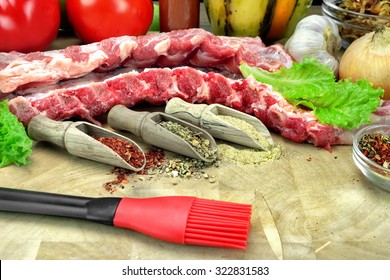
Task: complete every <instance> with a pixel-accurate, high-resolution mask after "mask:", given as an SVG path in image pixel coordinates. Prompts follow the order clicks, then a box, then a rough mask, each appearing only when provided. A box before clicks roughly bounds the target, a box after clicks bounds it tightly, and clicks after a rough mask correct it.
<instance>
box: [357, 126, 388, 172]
mask: <svg viewBox="0 0 390 280" xmlns="http://www.w3.org/2000/svg"><path fill="white" fill-rule="evenodd" d="M359 149H360V151H361V152H362V153H363V155H365V156H366V157H367V158H369V159H370V160H372V161H374V162H375V163H377V164H379V165H381V166H383V167H384V168H389V169H390V135H385V134H382V133H373V134H365V135H363V136H362V138H361V139H360V141H359Z"/></svg>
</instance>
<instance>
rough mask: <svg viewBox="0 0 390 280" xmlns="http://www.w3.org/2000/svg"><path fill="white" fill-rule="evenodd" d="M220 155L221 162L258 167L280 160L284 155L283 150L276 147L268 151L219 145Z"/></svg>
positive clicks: (278, 146) (224, 144)
mask: <svg viewBox="0 0 390 280" xmlns="http://www.w3.org/2000/svg"><path fill="white" fill-rule="evenodd" d="M218 155H219V157H220V159H221V160H227V161H233V162H236V163H241V164H250V165H257V164H261V163H265V162H272V161H275V160H278V159H280V158H281V157H282V155H283V148H282V146H280V145H275V146H274V147H273V148H271V149H270V150H268V151H263V150H257V149H252V148H246V147H243V146H238V145H234V146H233V145H230V144H229V145H228V144H226V143H220V144H218Z"/></svg>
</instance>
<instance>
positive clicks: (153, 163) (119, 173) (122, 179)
mask: <svg viewBox="0 0 390 280" xmlns="http://www.w3.org/2000/svg"><path fill="white" fill-rule="evenodd" d="M145 156H146V165H145V167H144V169H142V170H141V171H138V172H134V171H132V170H128V169H125V168H121V167H114V168H113V169H112V171H111V173H112V174H114V175H116V179H115V180H113V181H111V182H107V183H104V184H103V188H104V189H105V190H106V191H108V192H110V193H113V192H115V191H116V190H117V188H118V187H120V188H124V184H126V183H128V182H129V180H128V179H127V176H128V175H131V174H133V173H136V174H141V175H147V174H149V171H150V170H152V169H153V168H155V167H158V166H160V165H161V164H162V162H163V161H164V156H165V154H164V150H162V149H156V150H149V151H148V152H147V153H146V154H145Z"/></svg>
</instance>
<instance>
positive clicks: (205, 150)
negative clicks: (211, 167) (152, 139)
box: [159, 121, 217, 159]
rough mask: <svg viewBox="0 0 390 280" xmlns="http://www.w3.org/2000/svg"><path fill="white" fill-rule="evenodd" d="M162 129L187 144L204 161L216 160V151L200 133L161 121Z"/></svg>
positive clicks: (174, 123)
mask: <svg viewBox="0 0 390 280" xmlns="http://www.w3.org/2000/svg"><path fill="white" fill-rule="evenodd" d="M159 124H160V125H161V126H162V127H164V128H165V129H167V130H169V131H170V132H172V133H175V134H176V135H178V136H180V137H181V138H183V139H184V140H185V141H186V142H188V143H189V144H190V145H191V146H192V147H193V148H194V149H195V150H196V151H197V152H198V153H199V154H200V155H201V156H202V157H204V158H206V159H214V158H216V153H217V149H216V148H213V147H212V146H211V143H210V141H209V140H208V139H206V138H204V137H202V135H201V134H200V133H196V132H194V131H192V130H191V129H190V128H188V127H186V126H184V125H181V124H179V123H176V122H172V121H161V122H160V123H159Z"/></svg>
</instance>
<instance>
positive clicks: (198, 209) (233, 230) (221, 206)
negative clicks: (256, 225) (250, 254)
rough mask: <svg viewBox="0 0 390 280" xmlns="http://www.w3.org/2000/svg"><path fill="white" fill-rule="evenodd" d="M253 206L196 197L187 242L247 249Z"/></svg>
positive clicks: (187, 227)
mask: <svg viewBox="0 0 390 280" xmlns="http://www.w3.org/2000/svg"><path fill="white" fill-rule="evenodd" d="M251 213H252V206H251V205H248V204H239V203H232V202H224V201H216V200H210V199H202V198H196V199H195V201H194V203H193V205H192V207H191V209H190V213H189V215H188V220H187V224H186V231H185V243H186V244H194V245H203V246H217V247H227V248H239V249H245V248H246V244H247V240H248V234H249V226H250V218H251Z"/></svg>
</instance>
